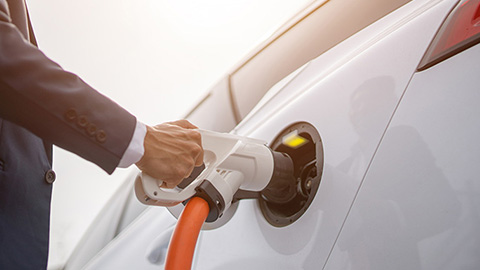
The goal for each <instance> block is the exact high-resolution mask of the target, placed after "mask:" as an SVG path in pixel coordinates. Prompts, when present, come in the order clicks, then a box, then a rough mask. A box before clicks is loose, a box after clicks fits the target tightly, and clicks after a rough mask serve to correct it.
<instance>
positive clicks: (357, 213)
mask: <svg viewBox="0 0 480 270" xmlns="http://www.w3.org/2000/svg"><path fill="white" fill-rule="evenodd" d="M478 59H480V45H477V46H476V47H474V48H472V49H470V50H468V51H466V52H463V53H461V54H459V55H457V56H455V57H454V58H451V59H449V60H447V61H445V62H443V63H441V64H439V65H437V66H435V67H433V68H431V69H428V70H426V71H424V72H420V73H418V74H416V75H415V77H414V78H413V80H412V82H411V85H410V87H409V88H408V90H407V91H406V94H405V96H404V98H403V99H402V101H401V103H400V106H399V108H398V110H397V112H396V114H395V116H394V118H393V120H392V123H391V125H390V127H389V128H388V131H387V133H386V134H385V138H384V139H383V141H382V143H381V145H380V148H379V150H378V153H377V154H376V156H375V159H374V161H373V163H372V165H371V168H370V170H369V171H368V173H367V175H366V177H365V180H364V181H363V185H362V187H361V189H360V192H359V194H358V198H357V199H356V201H355V204H354V206H353V208H352V211H351V213H350V215H349V217H348V219H347V221H346V224H345V226H344V229H343V230H342V233H341V235H340V237H339V239H338V241H337V243H336V245H335V249H334V251H333V253H332V256H331V258H330V260H329V263H328V265H327V266H328V267H327V269H477V268H478V266H479V265H480V257H479V256H478V251H479V250H480V235H479V233H478V228H480V218H479V217H480V210H479V209H480V208H479V206H480V199H479V198H480V181H478V179H479V175H480V167H479V166H478V164H479V163H480V144H479V143H478V140H479V138H480V120H479V116H480V106H479V101H480V91H479V85H480V77H479V76H478V71H480V62H479V61H478ZM359 266H361V267H359Z"/></svg>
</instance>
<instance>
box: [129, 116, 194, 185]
mask: <svg viewBox="0 0 480 270" xmlns="http://www.w3.org/2000/svg"><path fill="white" fill-rule="evenodd" d="M196 128H197V127H196V126H194V125H192V124H191V123H190V122H188V121H187V120H179V121H175V122H168V123H163V124H160V125H157V126H155V127H150V126H147V134H146V135H145V141H144V147H145V153H144V155H143V157H142V159H140V161H138V162H137V163H136V165H137V167H138V168H139V169H140V170H142V171H143V172H145V173H147V174H148V175H150V176H152V177H154V178H157V179H160V180H163V185H162V187H166V188H174V187H175V186H176V185H177V184H179V183H180V182H181V181H182V180H183V179H184V178H186V177H188V176H189V175H190V174H191V173H192V171H193V168H194V167H195V166H200V165H202V164H203V148H202V140H201V135H200V133H199V132H198V131H197V130H195V129H196Z"/></svg>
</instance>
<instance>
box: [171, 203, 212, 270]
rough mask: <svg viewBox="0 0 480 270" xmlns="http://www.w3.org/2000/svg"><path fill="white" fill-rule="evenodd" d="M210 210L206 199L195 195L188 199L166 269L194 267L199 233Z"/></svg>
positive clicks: (176, 228)
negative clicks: (193, 262)
mask: <svg viewBox="0 0 480 270" xmlns="http://www.w3.org/2000/svg"><path fill="white" fill-rule="evenodd" d="M209 212H210V208H209V207H208V203H207V202H206V201H205V200H204V199H202V198H199V197H193V198H191V199H190V201H188V203H187V205H186V206H185V209H183V212H182V214H181V215H180V218H179V219H178V223H177V226H176V227H175V231H174V232H173V236H172V240H170V244H169V247H168V252H167V259H166V262H165V269H166V270H187V269H191V268H192V261H193V254H194V253H195V246H196V244H197V239H198V234H199V233H200V229H201V228H202V225H203V223H204V222H205V220H206V219H207V216H208V213H209Z"/></svg>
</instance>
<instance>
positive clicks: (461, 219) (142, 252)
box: [65, 0, 480, 270]
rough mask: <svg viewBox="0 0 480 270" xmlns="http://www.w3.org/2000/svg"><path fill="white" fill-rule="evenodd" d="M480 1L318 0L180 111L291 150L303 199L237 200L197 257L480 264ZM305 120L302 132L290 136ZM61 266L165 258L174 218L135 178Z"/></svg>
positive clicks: (281, 264) (267, 265)
mask: <svg viewBox="0 0 480 270" xmlns="http://www.w3.org/2000/svg"><path fill="white" fill-rule="evenodd" d="M479 41H480V1H479V0H461V1H458V0H415V1H413V0H354V1H352V0H319V1H316V2H314V3H312V4H311V5H310V6H309V7H307V8H306V9H305V10H303V11H302V12H300V13H299V14H297V15H296V16H295V17H294V18H292V19H291V20H290V21H289V22H288V23H287V24H285V25H284V26H283V27H282V28H280V29H279V30H278V31H277V32H276V33H275V34H274V35H273V36H272V37H271V38H270V39H268V40H267V41H265V42H264V43H263V44H261V45H260V46H259V47H258V48H257V49H256V50H254V51H252V52H251V53H250V54H249V55H248V56H247V57H245V59H244V60H243V61H241V62H240V63H239V64H238V65H237V66H236V67H234V68H233V69H232V70H231V71H230V72H228V73H227V75H226V76H225V77H223V78H222V79H221V80H219V83H218V84H217V85H216V86H214V87H213V88H212V89H211V91H210V92H209V93H208V95H206V96H205V98H204V99H203V100H202V101H201V102H199V103H198V105H197V106H196V107H195V108H194V109H193V110H192V111H191V112H190V113H189V114H188V115H187V119H189V120H190V121H192V122H193V123H195V124H196V125H198V126H199V127H201V128H203V129H208V130H215V131H221V132H232V133H234V134H238V135H242V136H248V137H252V138H257V139H261V140H264V141H267V142H269V143H270V146H271V147H272V148H273V149H276V150H279V151H280V150H281V151H289V154H290V155H291V156H292V159H293V160H294V163H295V170H296V177H297V178H298V189H299V195H298V198H296V199H295V200H293V202H290V203H287V204H285V205H273V204H269V203H267V202H265V201H262V200H261V199H260V200H256V199H246V200H241V201H239V202H238V205H236V207H237V208H236V211H235V213H234V215H233V217H232V218H231V220H229V221H228V222H227V223H226V224H225V225H223V226H221V227H219V228H217V229H213V230H204V231H202V232H201V234H200V236H199V239H198V243H197V247H196V253H195V257H194V261H193V269H378V270H384V269H480V256H479V250H480V233H479V229H478V228H480V178H479V177H480V165H479V164H480V143H479V142H478V140H479V138H480V45H478V43H479ZM292 130H297V131H298V132H299V133H300V134H301V135H302V136H303V137H305V138H307V139H308V140H309V143H307V144H306V145H304V146H302V147H300V148H298V149H295V150H286V149H282V146H281V144H279V143H278V139H277V138H280V137H281V136H282V135H283V134H285V133H286V132H289V131H292ZM134 177H135V175H132V176H131V178H129V179H126V182H128V183H130V185H125V188H123V189H121V190H119V191H118V194H117V195H116V196H115V197H114V199H112V201H111V202H109V204H108V205H107V206H106V208H105V209H104V210H103V211H102V213H101V214H100V216H99V217H98V218H97V220H96V221H95V223H94V224H92V226H91V228H90V229H89V231H88V233H87V234H86V235H85V236H84V238H83V240H82V241H81V243H80V244H79V245H78V247H77V249H76V250H75V252H74V253H73V255H72V256H71V258H70V259H69V261H68V262H67V265H66V267H65V268H66V269H79V268H82V267H85V268H86V269H163V267H164V263H165V251H166V249H167V247H168V242H169V239H170V236H171V234H172V232H173V229H174V226H175V224H176V219H175V218H174V217H173V216H172V214H170V212H169V211H167V210H166V209H165V208H162V207H148V208H147V207H145V206H143V205H141V204H140V203H139V202H138V201H137V200H136V198H135V196H134V194H133V188H132V185H133V179H134Z"/></svg>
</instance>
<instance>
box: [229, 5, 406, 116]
mask: <svg viewBox="0 0 480 270" xmlns="http://www.w3.org/2000/svg"><path fill="white" fill-rule="evenodd" d="M410 1H411V0H388V1H385V0H355V1H352V0H329V1H324V0H322V1H320V2H322V4H321V5H318V1H317V2H316V5H317V7H316V8H314V9H313V10H309V11H307V14H306V15H305V16H304V17H303V18H302V19H300V20H299V21H297V22H296V23H295V24H293V25H291V26H290V27H289V28H287V29H286V30H284V31H283V33H280V34H278V35H276V36H275V37H273V38H272V39H271V41H270V43H269V44H267V46H265V47H264V48H263V49H261V50H260V51H259V52H258V53H257V54H255V55H254V56H253V57H252V58H251V59H250V60H248V61H247V62H245V63H244V64H243V65H242V66H240V67H239V68H238V69H236V70H235V71H234V72H233V73H232V74H231V77H230V80H231V81H230V91H231V94H232V100H233V105H234V108H233V109H234V114H235V118H236V121H237V122H239V121H240V120H241V119H243V118H244V117H245V116H246V115H247V114H248V113H249V112H250V111H251V110H252V108H253V107H254V106H255V105H256V104H257V103H258V101H259V100H260V99H261V98H262V97H263V96H264V94H265V93H266V92H267V91H268V89H270V88H271V87H272V86H273V85H274V84H275V83H277V82H278V81H280V80H281V79H282V78H283V77H285V76H287V75H288V74H290V73H291V72H293V71H294V70H296V69H297V68H299V67H301V66H302V65H304V64H305V63H307V62H308V61H310V60H312V59H314V58H316V57H318V56H319V55H321V54H322V53H324V52H325V51H327V50H328V49H330V48H332V47H334V46H335V45H337V44H338V43H340V42H341V41H343V40H345V39H347V38H348V37H350V36H352V35H353V34H355V33H356V32H358V31H360V30H361V29H363V28H365V27H366V26H368V25H370V24H372V23H373V22H375V21H377V20H378V19H380V18H382V17H383V16H385V15H387V14H388V13H390V12H392V11H394V10H395V9H397V8H399V7H400V6H402V5H404V4H405V3H407V2H410ZM313 5H315V3H314V4H313Z"/></svg>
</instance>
